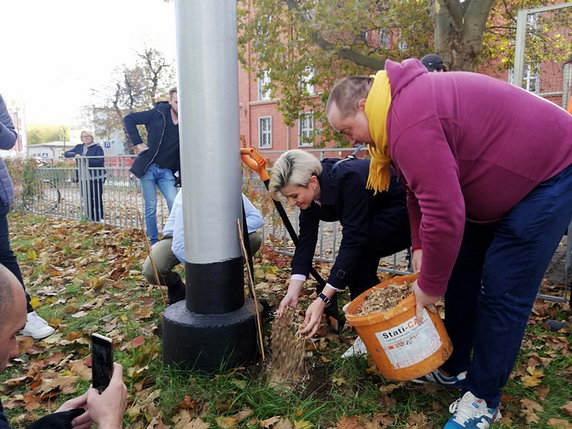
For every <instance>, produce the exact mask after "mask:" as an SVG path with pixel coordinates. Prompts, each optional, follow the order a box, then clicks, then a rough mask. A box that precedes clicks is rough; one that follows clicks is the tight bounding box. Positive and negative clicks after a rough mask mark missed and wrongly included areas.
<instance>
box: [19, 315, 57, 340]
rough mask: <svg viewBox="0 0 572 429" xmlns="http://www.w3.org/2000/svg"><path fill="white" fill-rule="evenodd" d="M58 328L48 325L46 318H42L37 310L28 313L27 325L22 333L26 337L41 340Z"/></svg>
mask: <svg viewBox="0 0 572 429" xmlns="http://www.w3.org/2000/svg"><path fill="white" fill-rule="evenodd" d="M54 332H56V330H55V329H54V328H52V327H51V326H50V325H48V322H46V321H45V320H44V319H42V318H41V317H40V316H38V314H37V313H36V312H35V311H32V312H30V313H28V316H27V319H26V326H24V329H22V330H21V331H20V334H21V335H24V336H26V337H32V338H33V339H35V340H41V339H42V338H46V337H49V336H50V335H52V334H53V333H54Z"/></svg>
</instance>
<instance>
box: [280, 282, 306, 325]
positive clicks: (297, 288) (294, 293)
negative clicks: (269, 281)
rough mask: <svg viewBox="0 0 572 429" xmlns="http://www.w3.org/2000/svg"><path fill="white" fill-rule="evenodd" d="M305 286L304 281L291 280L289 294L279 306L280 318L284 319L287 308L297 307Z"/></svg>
mask: <svg viewBox="0 0 572 429" xmlns="http://www.w3.org/2000/svg"><path fill="white" fill-rule="evenodd" d="M303 286H304V281H303V280H293V279H290V284H289V285H288V292H287V293H286V296H285V297H284V298H282V301H280V305H279V306H278V312H277V313H276V315H277V316H278V317H282V315H283V314H284V311H286V307H296V306H297V305H298V299H299V298H300V293H301V292H302V287H303Z"/></svg>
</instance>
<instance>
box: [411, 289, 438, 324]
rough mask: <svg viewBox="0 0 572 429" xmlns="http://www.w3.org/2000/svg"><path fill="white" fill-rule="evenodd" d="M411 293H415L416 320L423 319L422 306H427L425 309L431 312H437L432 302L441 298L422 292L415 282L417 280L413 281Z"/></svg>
mask: <svg viewBox="0 0 572 429" xmlns="http://www.w3.org/2000/svg"><path fill="white" fill-rule="evenodd" d="M413 293H414V294H415V314H416V316H417V320H419V321H422V320H423V309H424V308H427V310H429V311H431V312H432V313H437V309H436V308H435V305H434V304H435V303H436V302H437V301H439V300H440V299H441V297H440V296H434V295H429V294H426V293H425V292H423V290H421V288H420V287H419V285H418V284H417V280H415V282H414V283H413Z"/></svg>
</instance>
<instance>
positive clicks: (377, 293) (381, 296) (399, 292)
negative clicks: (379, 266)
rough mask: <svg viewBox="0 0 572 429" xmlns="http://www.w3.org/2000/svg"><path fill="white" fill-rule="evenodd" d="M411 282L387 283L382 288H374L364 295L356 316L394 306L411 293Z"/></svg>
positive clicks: (385, 309) (379, 311)
mask: <svg viewBox="0 0 572 429" xmlns="http://www.w3.org/2000/svg"><path fill="white" fill-rule="evenodd" d="M412 285H413V282H411V283H404V284H400V285H399V284H393V283H391V284H389V285H387V286H386V287H384V288H379V289H376V290H374V291H373V292H372V293H370V294H369V295H367V296H366V297H365V300H364V302H363V304H362V306H361V308H360V309H359V311H358V312H357V313H356V314H355V315H356V316H365V315H366V314H373V313H381V312H383V311H387V310H390V309H392V308H393V307H395V306H396V305H397V304H399V302H400V301H402V300H404V299H405V298H407V297H408V296H409V295H411V293H412V292H413V291H412V289H411V288H412Z"/></svg>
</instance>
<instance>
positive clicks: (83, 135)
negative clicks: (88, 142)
mask: <svg viewBox="0 0 572 429" xmlns="http://www.w3.org/2000/svg"><path fill="white" fill-rule="evenodd" d="M84 137H90V138H93V137H91V136H89V135H87V134H82V135H81V138H82V139H83V138H84Z"/></svg>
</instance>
